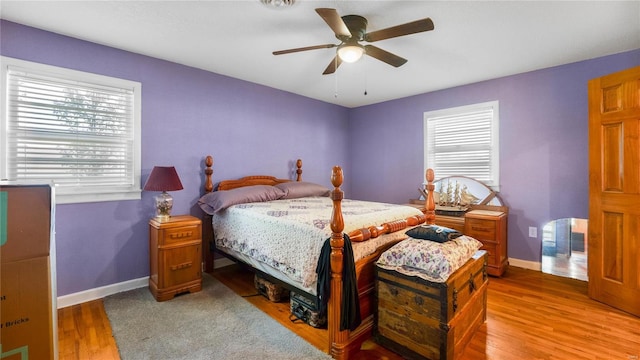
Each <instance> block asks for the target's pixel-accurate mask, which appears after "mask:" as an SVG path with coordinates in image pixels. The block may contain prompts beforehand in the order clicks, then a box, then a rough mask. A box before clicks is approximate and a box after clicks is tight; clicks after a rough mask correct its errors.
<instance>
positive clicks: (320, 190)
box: [275, 181, 331, 199]
mask: <svg viewBox="0 0 640 360" xmlns="http://www.w3.org/2000/svg"><path fill="white" fill-rule="evenodd" d="M275 187H277V188H278V189H281V190H282V191H284V192H285V195H284V197H282V198H283V199H297V198H302V197H307V196H329V194H331V190H329V189H327V188H326V187H324V186H322V185H318V184H314V183H310V182H305V181H289V182H284V183H280V184H277V185H275Z"/></svg>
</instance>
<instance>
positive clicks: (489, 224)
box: [465, 218, 496, 241]
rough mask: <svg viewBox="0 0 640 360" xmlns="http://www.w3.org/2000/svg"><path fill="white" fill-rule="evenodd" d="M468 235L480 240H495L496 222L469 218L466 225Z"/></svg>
mask: <svg viewBox="0 0 640 360" xmlns="http://www.w3.org/2000/svg"><path fill="white" fill-rule="evenodd" d="M465 225H466V226H465V229H466V232H465V234H466V235H469V236H471V237H474V238H477V239H478V240H483V239H484V240H493V241H495V240H494V239H495V238H496V222H495V221H494V220H485V219H473V218H467V220H466V224H465Z"/></svg>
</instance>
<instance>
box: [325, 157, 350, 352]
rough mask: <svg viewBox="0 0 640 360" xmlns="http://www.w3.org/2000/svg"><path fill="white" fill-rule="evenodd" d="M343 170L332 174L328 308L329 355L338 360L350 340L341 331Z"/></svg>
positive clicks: (337, 168) (339, 169)
mask: <svg viewBox="0 0 640 360" xmlns="http://www.w3.org/2000/svg"><path fill="white" fill-rule="evenodd" d="M342 181H343V177H342V169H341V168H340V167H339V166H334V167H333V171H332V173H331V184H333V186H334V189H333V191H331V200H333V212H332V213H331V295H330V297H329V303H328V307H327V316H328V319H327V324H328V327H329V329H328V330H329V353H330V354H331V356H333V357H334V358H336V359H343V358H345V355H347V354H345V345H346V344H347V342H348V340H349V332H348V331H347V330H344V331H340V311H341V299H342V264H343V263H342V258H343V249H344V236H343V233H342V231H343V230H344V219H343V218H342V198H343V197H344V192H343V191H342V190H340V185H342Z"/></svg>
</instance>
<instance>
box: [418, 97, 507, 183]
mask: <svg viewBox="0 0 640 360" xmlns="http://www.w3.org/2000/svg"><path fill="white" fill-rule="evenodd" d="M498 123H499V116H498V102H497V101H491V102H486V103H481V104H474V105H468V106H462V107H456V108H450V109H444V110H438V111H430V112H426V113H424V161H425V170H426V169H427V168H432V169H433V171H434V172H435V174H436V176H437V177H438V178H443V177H448V176H460V175H462V176H468V177H471V178H474V179H476V180H478V181H481V182H483V183H484V184H485V185H487V186H490V187H492V188H494V190H496V191H497V190H498V188H499V185H500V182H499V141H498V127H499V126H498Z"/></svg>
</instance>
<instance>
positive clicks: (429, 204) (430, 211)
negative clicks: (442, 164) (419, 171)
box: [424, 168, 436, 225]
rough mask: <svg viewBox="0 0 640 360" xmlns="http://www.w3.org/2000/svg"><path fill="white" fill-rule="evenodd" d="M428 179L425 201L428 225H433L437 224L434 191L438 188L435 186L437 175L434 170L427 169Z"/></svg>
mask: <svg viewBox="0 0 640 360" xmlns="http://www.w3.org/2000/svg"><path fill="white" fill-rule="evenodd" d="M425 175H426V178H427V186H426V188H427V198H426V199H424V208H425V209H426V211H425V215H426V216H427V221H426V223H427V225H433V224H435V223H436V210H435V209H436V202H435V200H434V199H433V190H434V189H435V188H436V186H435V185H433V179H434V178H435V175H434V174H433V169H431V168H429V169H427V173H426V174H425Z"/></svg>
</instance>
